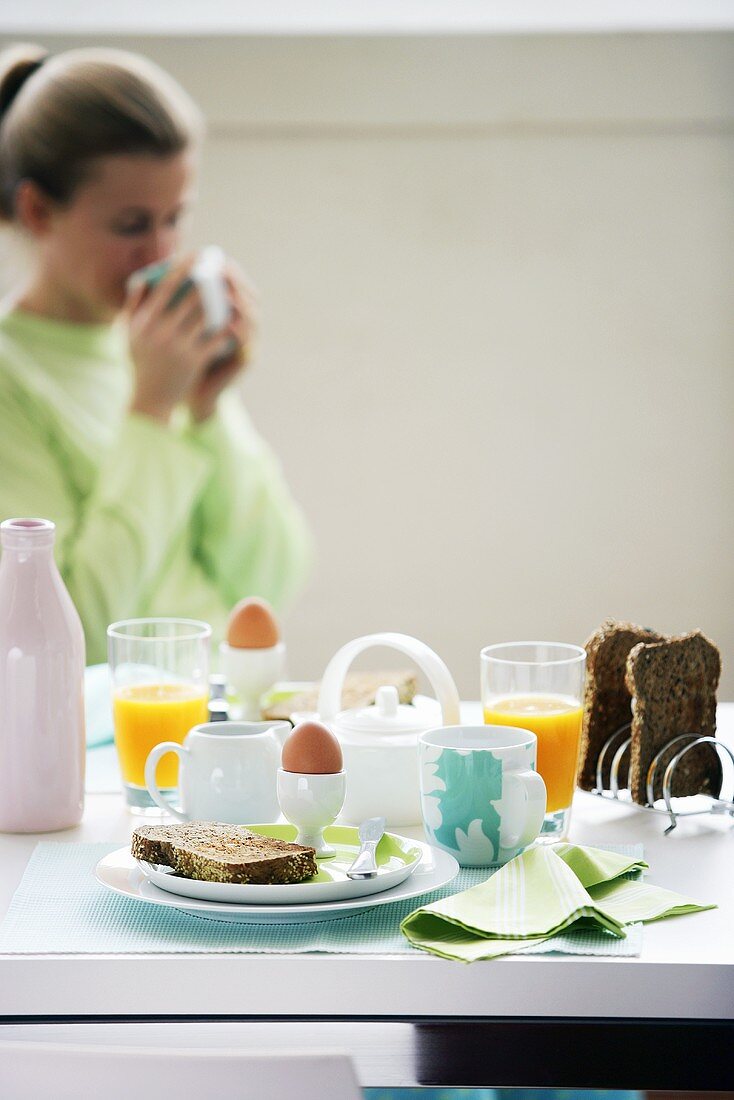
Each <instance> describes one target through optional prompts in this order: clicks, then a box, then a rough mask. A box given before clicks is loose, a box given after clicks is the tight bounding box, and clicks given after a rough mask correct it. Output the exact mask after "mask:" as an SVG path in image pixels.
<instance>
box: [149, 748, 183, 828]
mask: <svg viewBox="0 0 734 1100" xmlns="http://www.w3.org/2000/svg"><path fill="white" fill-rule="evenodd" d="M167 752H175V753H176V754H177V755H178V757H179V760H180V761H181V763H183V761H184V753H185V752H188V749H185V748H184V747H183V745H179V744H178V743H177V742H176V741H162V742H161V743H160V745H156V746H155V748H153V749H151V750H150V752H149V753H148V759H147V760H146V761H145V785H146V787H147V788H148V794H149V795H150V797H151V798H152V799H153V801H154V802H155V804H156V806H160V808H161V809H162V810H165V811H166V813H169V814H173V816H174V817H177V818H178V820H179V821H188V820H189V819H188V817H187V816H186V814H185V813H183V812H182V811H181V810H177V809H176V807H175V806H171V804H170V803H169V802H166V800H165V798H164V797H163V795H162V794H161V792H160V790H159V789H158V784H157V783H156V781H155V770H156V767H157V766H158V761H159V760H160V758H161V757H162V756H165V755H166V753H167ZM179 767H180V765H179Z"/></svg>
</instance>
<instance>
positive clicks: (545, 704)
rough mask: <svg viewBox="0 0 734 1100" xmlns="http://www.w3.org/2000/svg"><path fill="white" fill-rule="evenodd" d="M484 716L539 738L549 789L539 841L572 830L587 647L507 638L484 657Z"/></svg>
mask: <svg viewBox="0 0 734 1100" xmlns="http://www.w3.org/2000/svg"><path fill="white" fill-rule="evenodd" d="M480 660H481V682H482V707H483V710H484V721H485V723H486V724H487V725H492V726H519V727H520V728H522V729H526V730H531V731H532V732H533V733H534V734H535V735H536V737H537V738H538V759H537V768H538V771H539V773H540V774H541V776H542V777H543V779H544V781H545V785H546V789H547V792H548V802H547V806H546V815H545V821H544V823H543V830H542V832H541V834H540V836H539V837H538V840H539V841H540V842H545V843H551V842H553V841H555V840H563V839H565V838H566V837H567V835H568V829H569V824H570V819H571V802H572V800H573V792H574V788H575V786H576V768H577V766H578V755H579V743H580V739H581V719H582V715H583V691H584V676H585V671H586V652H585V650H584V649H582V648H581V646H575V645H567V644H565V643H563V642H508V643H502V644H500V645H492V646H487V647H486V648H485V649H483V650H482V652H481V656H480Z"/></svg>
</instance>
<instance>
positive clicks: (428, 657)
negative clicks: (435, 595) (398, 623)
mask: <svg viewBox="0 0 734 1100" xmlns="http://www.w3.org/2000/svg"><path fill="white" fill-rule="evenodd" d="M373 646H388V647H389V648H390V649H397V650H399V652H400V653H404V654H405V655H406V656H407V657H411V658H412V659H413V660H414V661H415V663H416V664H417V665H418V668H419V669H420V670H421V672H423V673H424V674H425V675H426V676H427V677H428V681H429V683H430V685H431V687H432V688H433V690H434V692H435V693H436V698H437V699H438V701H439V703H440V704H441V714H442V720H443V724H444V725H445V726H455V725H458V724H459V723H460V721H461V718H460V716H459V692H458V691H457V688H456V684H455V683H454V680H453V677H452V675H451V673H450V672H449V670H448V668H447V667H446V665H445V664H444V662H443V661H442V660H441V658H440V657H439V656H438V654H437V653H434V652H433V650H432V649H431V648H430V646H427V645H426V644H425V642H421V641H419V640H418V638H412V637H411V636H410V635H409V634H395V633H391V632H387V633H383V634H365V635H364V636H363V637H362V638H355V639H354V640H353V641H351V642H347V644H346V645H343V646H342V648H341V649H339V650H337V652H336V653H335V654H334V656H333V657H332V658H331V660H330V661H329V663H328V665H327V666H326V670H325V672H324V676H323V679H322V681H321V688H320V690H319V702H318V711H319V717H320V719H321V721H322V722H329V721H332V720H333V719H334V718H335V717H336V715H337V713H338V712H339V711H340V710H341V709H342V708H341V699H342V689H343V687H344V678H345V676H346V674H347V670H348V669H349V666H350V665H351V663H352V661H353V660H354V658H355V657H357V656H358V655H359V654H360V653H363V652H364V651H365V650H366V649H371V648H372V647H373Z"/></svg>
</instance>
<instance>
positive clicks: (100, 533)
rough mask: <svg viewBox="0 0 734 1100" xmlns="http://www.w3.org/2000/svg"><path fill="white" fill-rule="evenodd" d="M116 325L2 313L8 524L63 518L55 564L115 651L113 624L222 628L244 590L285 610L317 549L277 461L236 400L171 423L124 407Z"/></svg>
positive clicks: (1, 432) (102, 652)
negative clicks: (192, 419) (146, 619)
mask: <svg viewBox="0 0 734 1100" xmlns="http://www.w3.org/2000/svg"><path fill="white" fill-rule="evenodd" d="M131 385H132V370H131V364H130V362H129V359H128V357H127V352H126V341H125V334H124V332H123V331H122V330H121V329H120V328H119V327H117V326H107V325H104V326H102V325H100V326H97V325H74V324H66V323H61V322H58V321H52V320H48V319H46V318H41V317H37V316H35V315H32V314H29V313H23V312H21V311H19V310H10V311H5V312H3V313H1V314H0V519H5V518H9V517H11V516H42V517H44V518H46V519H51V520H53V522H54V523H55V524H56V560H57V562H58V565H59V568H60V569H61V573H62V575H63V577H64V580H65V582H66V584H67V587H68V589H69V591H70V593H71V596H72V599H73V600H74V603H75V604H76V606H77V609H78V611H79V614H80V616H81V619H82V623H83V624H84V630H85V634H86V640H87V661H88V663H90V664H92V663H95V662H98V661H104V660H106V628H107V626H108V624H109V623H111V622H114V621H115V620H117V619H125V618H134V617H137V616H147V615H171V616H177V617H179V616H180V617H183V618H194V619H204V620H205V621H206V622H209V623H211V624H212V627H213V629H214V635H215V637H217V636H218V635H221V631H222V629H223V626H224V622H225V620H226V615H227V613H228V611H229V610H230V609H231V607H232V606H233V605H234V604H235V603H236V602H237V600H239V599H242V597H243V596H249V595H259V596H263V597H265V598H266V599H267V600H270V601H271V602H272V603H273V604H274V606H275V607H276V608H280V607H282V606H283V604H284V603H285V602H287V601H288V599H289V598H290V597H291V596H292V595H293V593H294V591H295V590H296V589H297V588H298V587H299V585H300V583H301V582H302V580H303V579H304V576H305V574H306V572H307V568H308V564H309V560H310V555H311V546H310V539H309V536H308V533H307V529H306V527H305V524H304V521H303V518H302V516H301V513H300V511H299V509H298V507H297V506H296V504H295V503H294V502H293V500H292V498H291V496H290V494H289V492H288V488H287V486H286V484H285V481H284V479H283V475H282V473H281V470H280V467H279V465H278V462H277V460H276V459H275V457H274V455H273V454H272V452H271V451H270V449H269V448H268V447H267V446H266V444H265V443H264V442H263V441H262V439H261V438H260V437H259V436H258V435H257V433H256V432H255V430H254V428H253V427H252V424H251V423H250V421H249V419H248V417H247V415H246V413H245V411H244V409H243V407H242V404H241V402H240V400H239V398H238V397H237V395H236V394H234V393H232V392H231V391H229V392H227V393H226V394H225V395H223V397H222V398H221V399H220V402H219V409H218V412H217V414H216V415H215V416H213V417H211V418H210V419H209V420H207V421H206V422H205V423H203V424H201V425H192V424H189V423H188V422H187V421H186V418H184V417H183V416H182V417H181V418H180V419H179V421H178V423H177V424H176V425H175V426H174V427H173V428H169V429H167V428H164V427H163V426H162V425H160V424H158V423H157V422H156V421H154V420H152V419H148V418H147V417H144V416H136V415H131V414H128V412H127V409H128V404H129V400H130V394H131Z"/></svg>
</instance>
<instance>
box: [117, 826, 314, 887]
mask: <svg viewBox="0 0 734 1100" xmlns="http://www.w3.org/2000/svg"><path fill="white" fill-rule="evenodd" d="M131 851H132V854H133V857H134V858H135V859H142V860H146V861H147V862H148V863H162V864H165V865H166V866H167V867H173V869H174V870H175V871H177V872H178V873H179V874H180V875H183V876H184V877H185V878H194V879H200V880H202V881H204V882H234V883H252V884H258V885H269V886H272V885H281V884H286V883H297V882H304V881H305V879H307V878H311V876H312V875H315V874H316V873H317V870H318V868H317V865H316V853H315V850H314V849H313V848H307V847H305V846H304V845H302V844H290V843H288V842H287V841H285V840H276V839H275V838H273V837H268V836H261V835H260V834H259V833H253V832H252V831H251V830H250V829H246V828H245V826H244V825H226V824H222V823H220V822H216V821H186V822H181V823H177V824H174V825H138V827H137V828H136V829H135V830H134V832H133V835H132V843H131Z"/></svg>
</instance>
